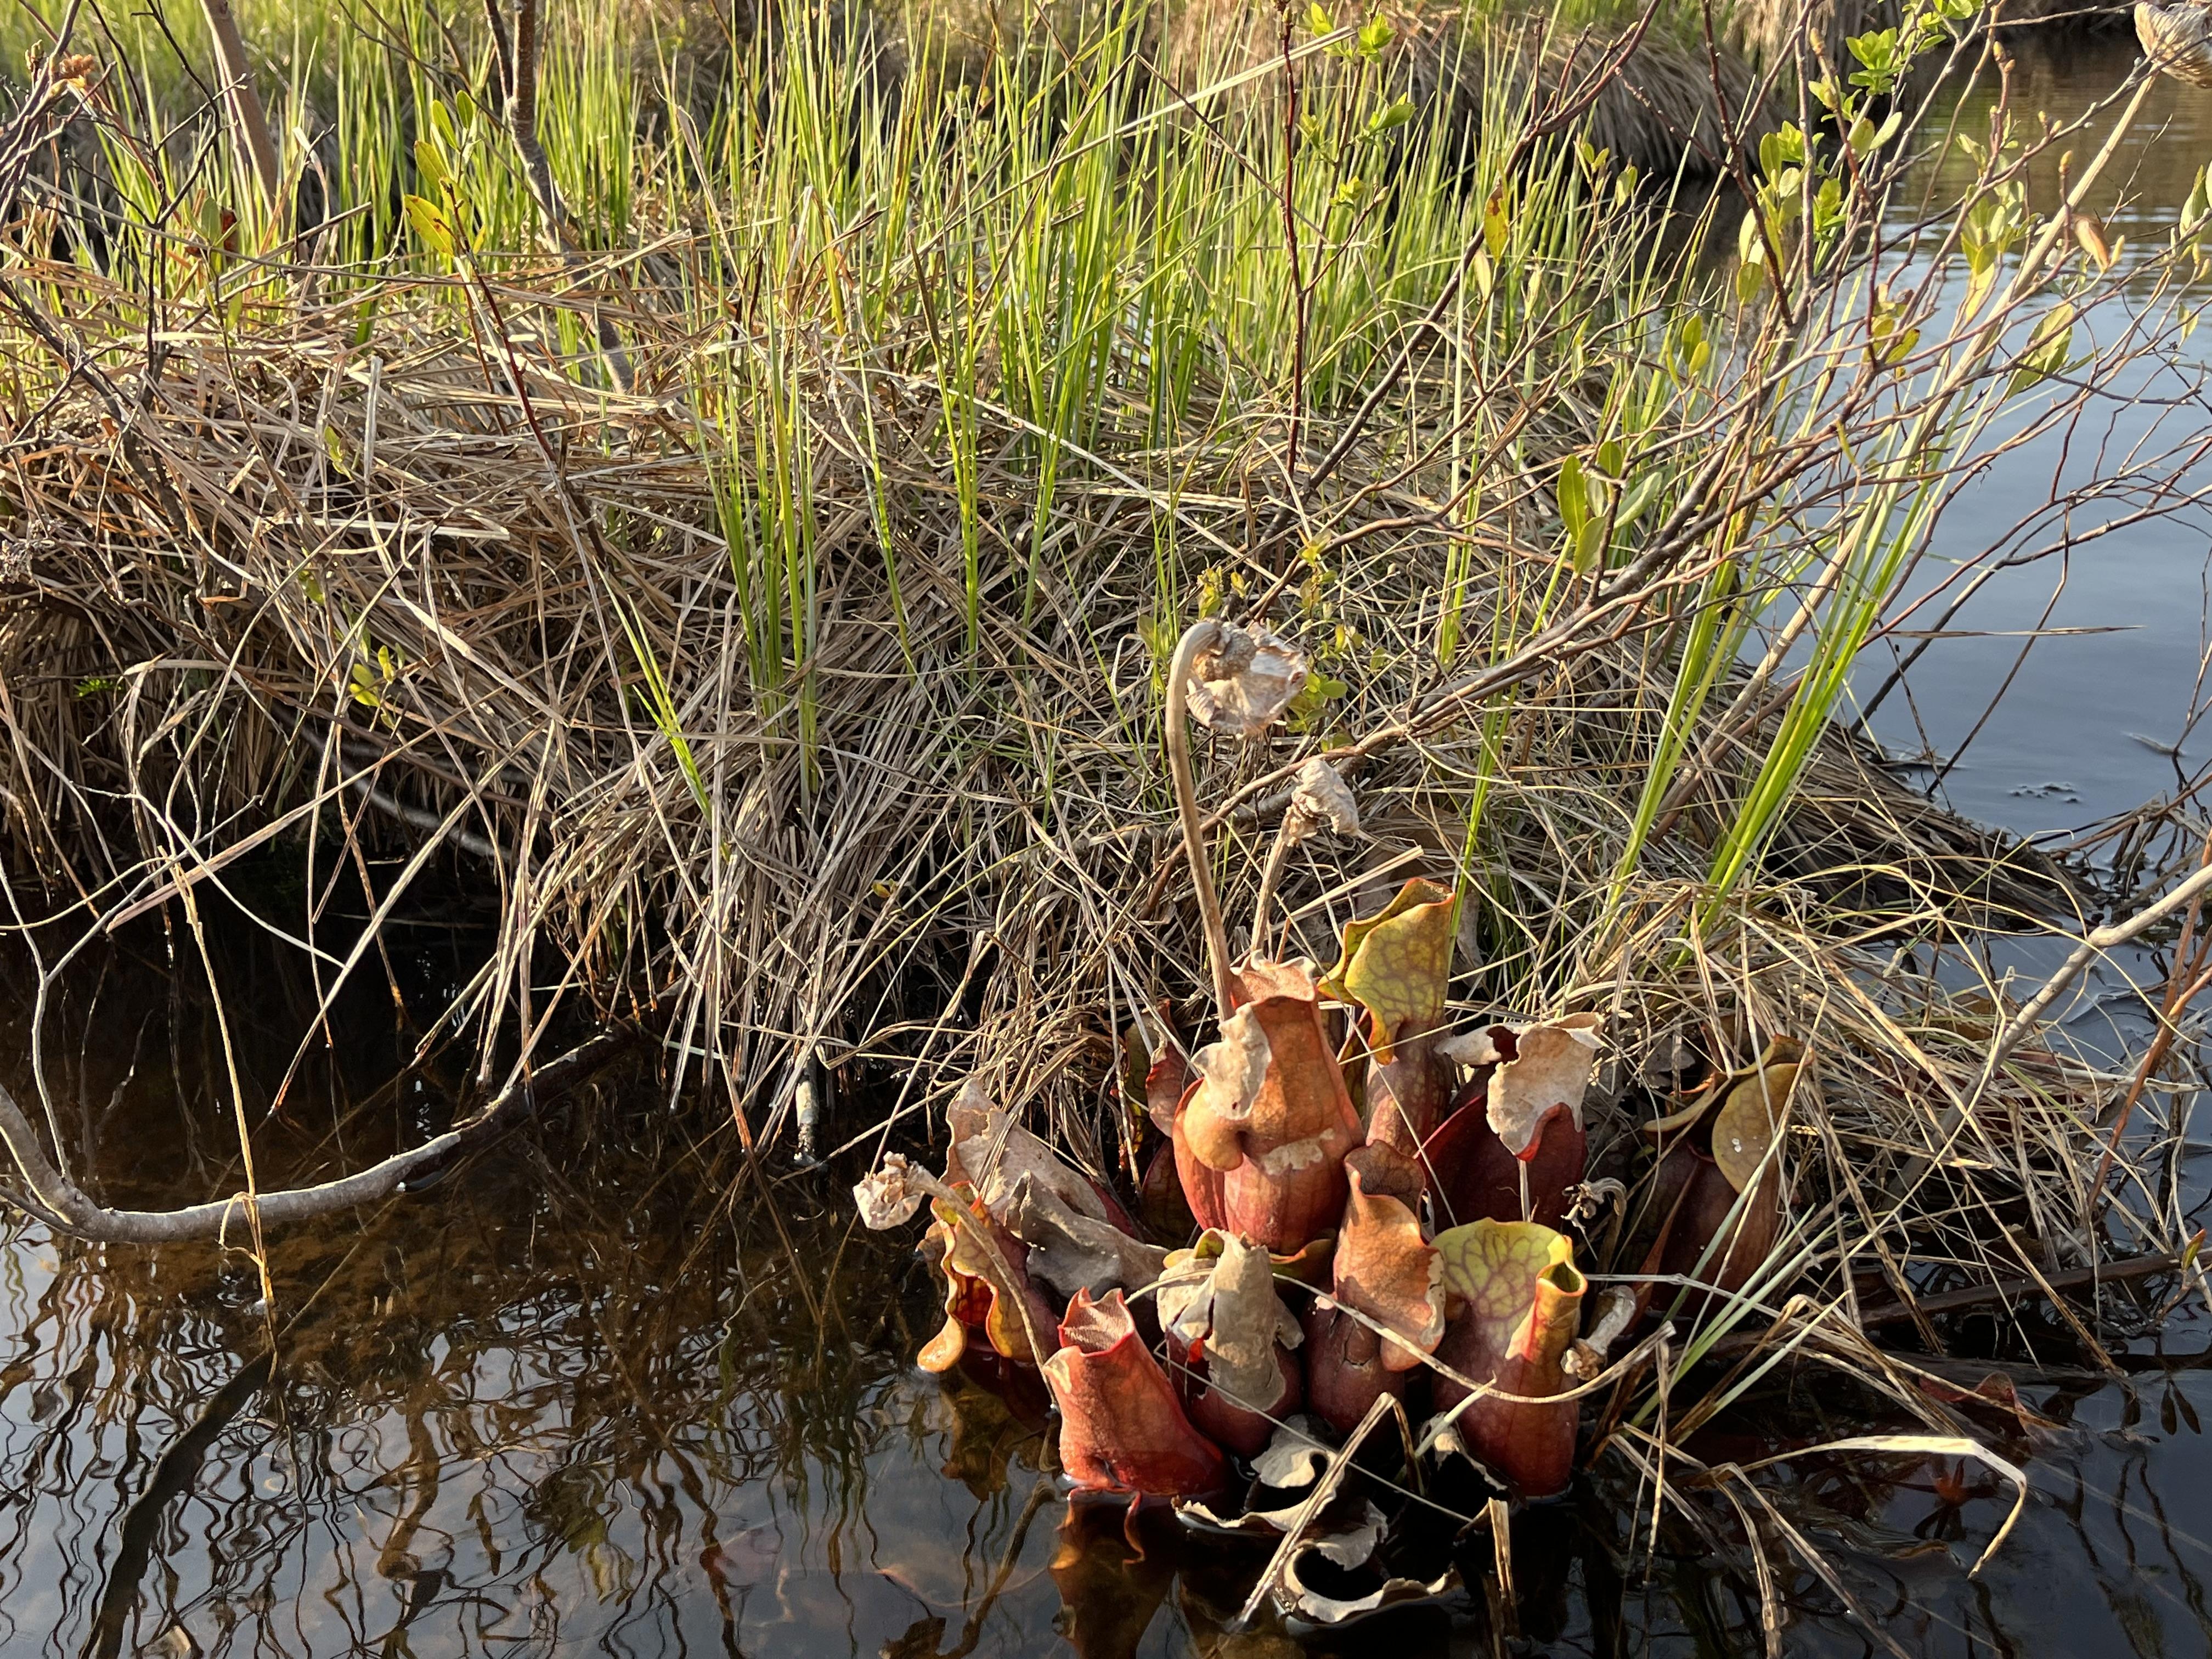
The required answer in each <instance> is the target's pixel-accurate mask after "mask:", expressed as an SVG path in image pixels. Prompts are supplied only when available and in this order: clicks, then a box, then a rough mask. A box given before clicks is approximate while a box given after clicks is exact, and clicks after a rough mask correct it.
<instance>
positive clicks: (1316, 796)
mask: <svg viewBox="0 0 2212 1659" xmlns="http://www.w3.org/2000/svg"><path fill="white" fill-rule="evenodd" d="M1323 829H1332V830H1334V831H1335V832H1336V833H1337V834H1338V835H1340V836H1356V835H1358V833H1359V803H1358V801H1356V800H1355V799H1352V786H1351V785H1349V784H1347V783H1346V782H1345V781H1344V775H1343V774H1342V773H1341V772H1339V771H1338V770H1337V769H1335V768H1334V766H1331V765H1330V764H1329V763H1328V762H1327V761H1325V760H1323V759H1322V757H1320V756H1318V755H1316V756H1315V757H1313V758H1312V759H1311V760H1310V761H1308V762H1307V763H1305V764H1304V766H1301V767H1300V768H1298V775H1297V781H1296V783H1294V784H1293V785H1292V786H1291V804H1290V806H1289V808H1288V810H1287V811H1285V814H1284V817H1283V833H1284V834H1285V836H1288V837H1289V838H1290V840H1291V843H1292V845H1296V844H1297V842H1302V841H1304V840H1305V839H1306V838H1307V837H1308V836H1315V835H1318V834H1319V833H1320V832H1321V831H1322V830H1323Z"/></svg>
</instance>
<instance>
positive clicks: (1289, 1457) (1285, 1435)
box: [1252, 1417, 1328, 1492]
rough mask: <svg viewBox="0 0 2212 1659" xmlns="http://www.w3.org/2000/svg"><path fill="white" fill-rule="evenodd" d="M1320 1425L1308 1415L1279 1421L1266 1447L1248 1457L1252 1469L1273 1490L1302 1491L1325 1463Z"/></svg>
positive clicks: (1310, 1483)
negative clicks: (1250, 1460)
mask: <svg viewBox="0 0 2212 1659" xmlns="http://www.w3.org/2000/svg"><path fill="white" fill-rule="evenodd" d="M1320 1429H1321V1425H1320V1424H1318V1423H1316V1421H1315V1420H1314V1419H1312V1418H1310V1417H1294V1418H1291V1419H1290V1420H1289V1421H1288V1422H1286V1423H1284V1424H1282V1425H1280V1426H1279V1427H1278V1428H1277V1429H1276V1431H1275V1432H1274V1436H1273V1438H1272V1439H1270V1440H1269V1441H1268V1442H1267V1449H1266V1450H1265V1451H1263V1452H1261V1454H1260V1455H1258V1456H1257V1457H1255V1458H1254V1459H1253V1460H1252V1473H1253V1474H1255V1475H1257V1476H1258V1477H1259V1478H1260V1480H1261V1482H1262V1483H1263V1484H1265V1485H1267V1486H1273V1488H1274V1489H1275V1490H1276V1491H1277V1492H1304V1490H1305V1489H1306V1488H1307V1487H1308V1486H1311V1485H1313V1483H1314V1482H1315V1481H1316V1480H1320V1479H1321V1475H1322V1470H1323V1469H1325V1468H1328V1447H1327V1446H1325V1445H1323V1444H1322V1443H1321V1440H1320V1437H1319V1435H1320Z"/></svg>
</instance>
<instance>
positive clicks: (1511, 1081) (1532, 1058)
mask: <svg viewBox="0 0 2212 1659" xmlns="http://www.w3.org/2000/svg"><path fill="white" fill-rule="evenodd" d="M1604 1024H1605V1020H1604V1017H1603V1016H1602V1015H1599V1014H1569V1015H1568V1016H1566V1018H1564V1019H1555V1020H1543V1021H1539V1022H1538V1023H1537V1024H1533V1025H1507V1026H1492V1028H1490V1030H1487V1031H1486V1032H1484V1033H1482V1034H1481V1036H1482V1037H1483V1038H1484V1040H1485V1041H1486V1043H1487V1045H1488V1048H1487V1052H1488V1053H1491V1054H1495V1055H1497V1057H1498V1060H1499V1061H1500V1063H1499V1064H1498V1068H1497V1069H1496V1070H1495V1071H1493V1072H1492V1073H1491V1074H1490V1107H1489V1118H1490V1127H1492V1129H1493V1130H1495V1131H1496V1132H1497V1133H1498V1139H1500V1140H1502V1141H1504V1143H1505V1150H1506V1151H1507V1152H1511V1153H1512V1154H1513V1155H1514V1156H1515V1157H1516V1158H1520V1157H1522V1156H1523V1155H1524V1154H1525V1153H1526V1152H1528V1149H1529V1147H1530V1146H1532V1145H1533V1144H1534V1141H1535V1139H1536V1126H1537V1125H1538V1124H1539V1123H1540V1122H1541V1121H1543V1119H1544V1116H1545V1115H1546V1114H1547V1113H1548V1112H1550V1111H1551V1110H1552V1109H1553V1108H1554V1107H1556V1106H1565V1108H1566V1109H1567V1113H1568V1115H1569V1116H1571V1117H1572V1118H1573V1120H1574V1122H1575V1127H1577V1128H1580V1127H1582V1121H1583V1095H1585V1094H1586V1093H1587V1092H1588V1091H1589V1081H1590V1073H1591V1071H1592V1070H1593V1069H1594V1068H1595V1065H1596V1063H1597V1050H1598V1042H1599V1037H1598V1033H1599V1031H1600V1030H1601V1028H1602V1027H1603V1026H1604ZM1463 1052H1466V1053H1468V1054H1474V1055H1476V1056H1477V1063H1481V1062H1480V1052H1481V1051H1479V1050H1477V1049H1475V1048H1472V1047H1470V1048H1468V1049H1467V1050H1464V1051H1463Z"/></svg>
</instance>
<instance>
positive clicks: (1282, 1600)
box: [1276, 1504, 1459, 1630]
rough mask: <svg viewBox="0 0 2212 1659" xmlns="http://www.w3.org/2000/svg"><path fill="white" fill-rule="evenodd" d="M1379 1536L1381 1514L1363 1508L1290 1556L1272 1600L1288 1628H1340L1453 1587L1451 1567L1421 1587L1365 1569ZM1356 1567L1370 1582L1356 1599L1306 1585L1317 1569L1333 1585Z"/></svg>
mask: <svg viewBox="0 0 2212 1659" xmlns="http://www.w3.org/2000/svg"><path fill="white" fill-rule="evenodd" d="M1382 1537H1383V1515H1382V1511H1381V1510H1377V1509H1376V1508H1375V1506H1374V1505H1373V1504H1367V1505H1366V1506H1365V1512H1364V1514H1361V1515H1358V1516H1356V1517H1352V1518H1351V1519H1350V1521H1349V1523H1348V1524H1347V1525H1346V1526H1345V1527H1344V1528H1342V1529H1341V1530H1340V1531H1334V1532H1330V1533H1326V1534H1321V1535H1319V1536H1316V1538H1314V1539H1312V1540H1311V1541H1309V1542H1307V1543H1305V1544H1303V1545H1301V1546H1300V1547H1298V1548H1297V1550H1296V1551H1295V1552H1294V1553H1292V1554H1291V1559H1290V1560H1289V1561H1288V1562H1287V1563H1285V1565H1284V1568H1283V1582H1282V1585H1281V1588H1280V1589H1279V1590H1278V1591H1277V1592H1276V1600H1277V1601H1278V1602H1279V1604H1281V1606H1282V1607H1283V1610H1284V1612H1285V1614H1286V1615H1287V1616H1288V1620H1289V1622H1290V1624H1291V1627H1292V1628H1293V1629H1295V1628H1297V1626H1299V1625H1301V1624H1304V1625H1307V1626H1317V1627H1319V1628H1322V1629H1327V1630H1336V1629H1341V1628H1342V1627H1343V1626H1346V1625H1351V1624H1356V1623H1358V1621H1359V1620H1363V1619H1367V1618H1370V1617H1372V1616H1373V1615H1374V1614H1376V1613H1387V1612H1389V1611H1390V1610H1391V1609H1393V1608H1396V1607H1409V1606H1412V1605H1413V1604H1414V1603H1415V1602H1419V1601H1435V1600H1437V1599H1438V1598H1440V1597H1442V1596H1445V1595H1450V1594H1451V1593H1452V1592H1454V1591H1455V1590H1456V1589H1458V1588H1459V1572H1458V1570H1457V1569H1456V1568H1452V1567H1447V1568H1446V1569H1445V1570H1444V1571H1443V1575H1442V1576H1441V1577H1437V1578H1436V1579H1435V1580H1433V1581H1432V1582H1431V1583H1422V1582H1421V1581H1420V1580H1419V1579H1418V1578H1399V1577H1390V1576H1388V1575H1386V1574H1384V1573H1383V1571H1381V1570H1380V1569H1378V1568H1373V1567H1371V1565H1370V1564H1371V1563H1372V1562H1373V1559H1374V1556H1375V1552H1376V1547H1377V1546H1378V1545H1379V1544H1380V1543H1381V1541H1382ZM1361 1567H1369V1568H1370V1571H1368V1572H1367V1573H1366V1574H1364V1575H1363V1577H1364V1578H1365V1580H1366V1581H1367V1582H1370V1583H1375V1588H1374V1589H1371V1590H1369V1591H1368V1592H1367V1593H1366V1594H1364V1595H1332V1594H1330V1593H1329V1592H1328V1591H1327V1590H1323V1589H1319V1588H1317V1587H1316V1584H1315V1583H1312V1582H1310V1581H1311V1580H1312V1579H1313V1578H1314V1577H1316V1570H1317V1569H1334V1571H1333V1572H1329V1573H1328V1575H1327V1576H1328V1578H1329V1579H1330V1580H1332V1581H1334V1579H1336V1578H1338V1577H1341V1576H1342V1575H1344V1574H1346V1573H1347V1572H1352V1571H1355V1570H1357V1569H1358V1568H1361Z"/></svg>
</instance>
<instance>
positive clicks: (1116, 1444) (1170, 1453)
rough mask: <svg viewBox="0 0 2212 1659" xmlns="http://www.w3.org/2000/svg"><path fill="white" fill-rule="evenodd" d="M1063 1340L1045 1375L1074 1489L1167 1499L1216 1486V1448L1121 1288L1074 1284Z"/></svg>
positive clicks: (1219, 1470) (1220, 1479) (1223, 1467)
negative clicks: (1094, 1293)
mask: <svg viewBox="0 0 2212 1659" xmlns="http://www.w3.org/2000/svg"><path fill="white" fill-rule="evenodd" d="M1044 1380H1045V1383H1046V1386H1048V1388H1050V1389H1051V1390H1052V1397H1053V1401H1054V1403H1055V1404H1056V1405H1058V1406H1059V1407H1060V1466H1061V1467H1062V1468H1065V1469H1066V1471H1067V1473H1068V1474H1069V1475H1070V1476H1071V1477H1072V1478H1073V1480H1074V1481H1075V1484H1076V1486H1078V1487H1079V1488H1080V1489H1083V1490H1085V1491H1091V1492H1143V1493H1150V1494H1152V1495H1154V1496H1158V1497H1170V1498H1177V1497H1194V1496H1196V1495H1197V1494H1199V1493H1201V1492H1213V1491H1217V1490H1218V1489H1219V1487H1220V1486H1222V1484H1223V1483H1224V1482H1225V1480H1227V1478H1228V1465H1227V1464H1226V1463H1225V1462H1224V1460H1223V1458H1222V1455H1221V1451H1220V1449H1219V1448H1218V1447H1217V1446H1216V1445H1214V1443H1212V1441H1210V1440H1208V1439H1206V1437H1205V1436H1203V1435H1201V1434H1200V1433H1199V1431H1197V1430H1196V1429H1194V1428H1193V1427H1192V1426H1191V1422H1190V1419H1189V1418H1188V1417H1187V1416H1186V1415H1184V1413H1183V1408H1182V1402H1181V1401H1178V1400H1177V1399H1176V1390H1175V1385H1174V1384H1173V1383H1170V1382H1169V1380H1168V1376H1167V1373H1166V1372H1165V1371H1164V1370H1161V1369H1160V1362H1159V1361H1158V1360H1157V1359H1155V1358H1152V1350H1150V1349H1149V1348H1147V1347H1146V1346H1145V1344H1144V1340H1143V1339H1142V1338H1141V1337H1139V1335H1138V1334H1137V1327H1136V1322H1135V1321H1134V1320H1133V1319H1132V1318H1131V1317H1130V1315H1129V1309H1128V1305H1127V1303H1125V1302H1124V1301H1123V1300H1122V1297H1121V1291H1109V1292H1107V1294H1106V1296H1105V1297H1104V1298H1103V1300H1101V1301H1098V1302H1093V1301H1092V1300H1091V1297H1089V1296H1088V1295H1087V1294H1085V1292H1083V1291H1077V1292H1076V1293H1075V1299H1074V1300H1073V1301H1072V1302H1070V1303H1069V1304H1067V1317H1066V1319H1065V1320H1063V1321H1061V1322H1060V1349H1059V1351H1058V1352H1055V1353H1054V1355H1053V1356H1052V1357H1051V1358H1049V1359H1048V1360H1046V1361H1045V1363H1044Z"/></svg>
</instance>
